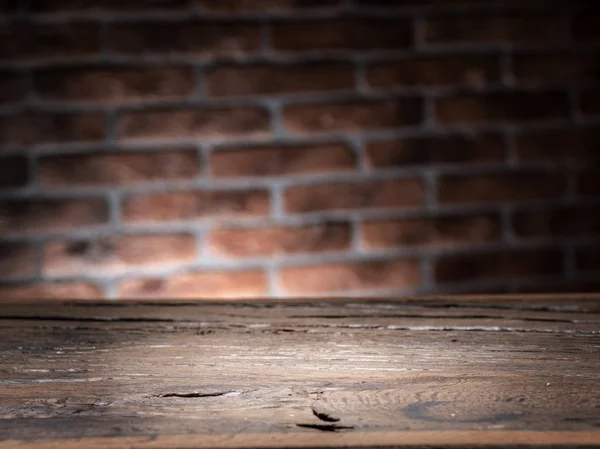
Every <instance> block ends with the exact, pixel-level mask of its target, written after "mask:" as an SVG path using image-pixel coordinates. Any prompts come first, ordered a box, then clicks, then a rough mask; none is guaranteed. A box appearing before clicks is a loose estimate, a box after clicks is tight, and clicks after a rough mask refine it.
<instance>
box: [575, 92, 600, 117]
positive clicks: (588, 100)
mask: <svg viewBox="0 0 600 449" xmlns="http://www.w3.org/2000/svg"><path fill="white" fill-rule="evenodd" d="M579 97H580V98H579V101H580V105H581V112H583V113H584V114H585V115H600V89H587V90H583V91H582V92H581V93H580V94H579Z"/></svg>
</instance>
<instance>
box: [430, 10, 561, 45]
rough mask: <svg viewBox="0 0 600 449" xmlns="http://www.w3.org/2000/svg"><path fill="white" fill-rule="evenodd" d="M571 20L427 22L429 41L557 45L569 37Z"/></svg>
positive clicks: (518, 17) (528, 17)
mask: <svg viewBox="0 0 600 449" xmlns="http://www.w3.org/2000/svg"><path fill="white" fill-rule="evenodd" d="M568 21H569V19H568V17H567V16H566V15H564V16H559V15H548V14H539V15H533V14H514V15H501V14H495V15H481V14H471V15H448V16H444V17H432V18H429V19H428V20H427V21H426V22H425V41H426V42H429V43H436V44H439V43H454V42H474V43H490V42H498V43H499V42H535V43H545V42H548V43H550V42H556V41H560V40H566V39H567V38H568V26H567V25H568Z"/></svg>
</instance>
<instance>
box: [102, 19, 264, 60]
mask: <svg viewBox="0 0 600 449" xmlns="http://www.w3.org/2000/svg"><path fill="white" fill-rule="evenodd" d="M109 47H110V49H111V50H114V51H116V52H120V53H133V54H140V53H141V54H146V53H171V54H186V53H188V54H195V55H200V56H232V55H237V54H246V53H252V52H256V51H258V50H260V48H261V34H260V29H259V27H258V25H246V24H237V23H214V22H213V23H205V22H189V21H188V22H136V23H124V24H118V25H115V26H114V27H113V30H112V32H111V33H110V35H109Z"/></svg>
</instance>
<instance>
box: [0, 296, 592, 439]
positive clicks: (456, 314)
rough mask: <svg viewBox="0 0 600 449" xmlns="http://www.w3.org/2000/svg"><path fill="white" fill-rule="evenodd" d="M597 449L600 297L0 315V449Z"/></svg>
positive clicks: (111, 305) (78, 308) (145, 307)
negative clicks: (543, 448)
mask: <svg viewBox="0 0 600 449" xmlns="http://www.w3.org/2000/svg"><path fill="white" fill-rule="evenodd" d="M407 446H411V447H423V446H438V447H448V446H471V447H483V446H505V447H508V446H513V447H516V446H521V447H522V446H546V447H548V446H562V447H565V446H568V447H576V446H579V447H583V446H586V447H600V296H599V295H596V296H570V297H566V296H563V297H540V296H537V297H494V296H492V297H489V296H488V297H454V298H450V299H443V298H414V299H401V300H372V301H367V300H362V301H359V300H354V299H352V300H329V301H314V302H312V301H311V302H306V301H304V302H291V301H290V302H285V301H278V302H274V301H268V302H267V301H264V302H249V303H247V302H244V303H241V302H230V303H214V302H212V303H208V302H166V301H165V302H158V303H157V302H153V303H149V302H143V303H142V302H135V303H134V302H66V303H55V302H44V303H41V302H40V303H38V304H23V303H18V304H11V303H6V302H2V303H0V449H7V448H19V449H24V448H57V449H58V448H67V449H69V448H74V447H85V448H92V449H95V448H97V449H100V448H102V449H105V448H108V449H111V448H156V449H158V448H178V449H185V448H238V447H251V448H279V447H286V448H294V447H407Z"/></svg>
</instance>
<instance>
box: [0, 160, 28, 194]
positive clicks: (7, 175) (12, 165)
mask: <svg viewBox="0 0 600 449" xmlns="http://www.w3.org/2000/svg"><path fill="white" fill-rule="evenodd" d="M27 172H28V162H27V159H26V158H24V157H22V156H0V189H3V188H11V187H22V186H24V185H26V184H27V182H28V180H29V175H28V173H27Z"/></svg>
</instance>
